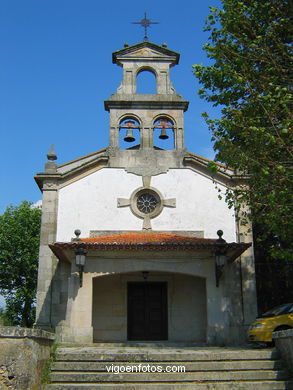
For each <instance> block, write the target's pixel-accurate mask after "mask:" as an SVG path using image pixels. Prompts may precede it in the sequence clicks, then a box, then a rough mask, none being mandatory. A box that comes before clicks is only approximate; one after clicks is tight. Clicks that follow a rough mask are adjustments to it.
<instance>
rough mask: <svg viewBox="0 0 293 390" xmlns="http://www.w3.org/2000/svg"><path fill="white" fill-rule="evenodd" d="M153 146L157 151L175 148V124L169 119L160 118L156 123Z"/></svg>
mask: <svg viewBox="0 0 293 390" xmlns="http://www.w3.org/2000/svg"><path fill="white" fill-rule="evenodd" d="M153 145H154V148H155V149H162V150H173V149H174V148H175V137H174V123H173V122H172V121H171V120H170V119H169V118H167V117H160V118H158V119H157V120H156V121H155V123H154V133H153Z"/></svg>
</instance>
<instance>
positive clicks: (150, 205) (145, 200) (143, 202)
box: [136, 193, 159, 214]
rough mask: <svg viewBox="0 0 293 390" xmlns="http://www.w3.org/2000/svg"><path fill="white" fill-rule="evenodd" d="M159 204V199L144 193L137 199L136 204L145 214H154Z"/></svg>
mask: <svg viewBox="0 0 293 390" xmlns="http://www.w3.org/2000/svg"><path fill="white" fill-rule="evenodd" d="M158 203H159V199H157V198H156V196H155V195H154V194H151V193H144V194H140V195H139V196H138V197H137V200H136V204H137V208H138V210H139V211H141V212H142V213H144V214H150V213H152V212H153V211H154V210H155V208H156V207H157V205H158Z"/></svg>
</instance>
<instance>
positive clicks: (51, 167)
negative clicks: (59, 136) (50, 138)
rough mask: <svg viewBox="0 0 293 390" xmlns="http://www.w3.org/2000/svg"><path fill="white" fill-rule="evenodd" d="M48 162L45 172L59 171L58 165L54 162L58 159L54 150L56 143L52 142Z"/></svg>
mask: <svg viewBox="0 0 293 390" xmlns="http://www.w3.org/2000/svg"><path fill="white" fill-rule="evenodd" d="M47 159H48V162H46V164H45V172H47V173H56V172H57V165H56V163H55V162H54V161H55V160H57V156H56V154H55V152H54V145H53V144H52V145H51V147H50V151H49V153H48V154H47Z"/></svg>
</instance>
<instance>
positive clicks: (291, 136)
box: [194, 0, 293, 259]
mask: <svg viewBox="0 0 293 390" xmlns="http://www.w3.org/2000/svg"><path fill="white" fill-rule="evenodd" d="M210 10H211V12H210V14H209V16H208V18H207V23H206V28H205V29H206V30H207V31H209V32H210V37H209V41H208V43H207V44H206V45H205V46H204V50H205V51H206V53H207V56H208V57H209V58H210V60H211V65H209V66H203V65H194V74H195V75H196V77H197V78H198V79H199V81H200V83H201V84H202V88H201V89H200V90H199V95H200V96H201V97H202V98H204V99H206V100H207V101H208V102H211V103H213V105H214V106H219V107H221V117H220V118H218V119H213V118H211V117H209V116H208V114H207V113H204V114H203V116H204V117H205V119H206V121H207V123H208V125H209V128H210V130H211V131H212V140H213V141H215V143H214V149H215V150H216V152H217V154H216V160H217V161H221V162H223V163H224V164H227V165H228V166H232V167H234V168H235V169H236V171H237V172H238V173H239V174H240V175H241V174H242V175H243V176H246V179H247V180H246V182H247V183H248V184H249V187H247V186H245V185H243V186H238V187H237V188H236V191H235V193H234V195H233V192H232V191H231V190H228V191H227V193H226V200H227V201H228V202H229V204H230V206H231V207H232V206H233V207H236V210H238V211H239V218H241V220H242V222H243V223H246V220H247V218H250V219H252V221H254V222H257V224H258V225H260V226H262V230H261V232H260V233H259V236H258V239H266V237H274V239H273V240H272V241H271V243H270V246H271V248H270V254H271V256H273V257H275V258H285V257H286V258H287V259H288V257H289V256H292V252H291V251H290V247H291V242H292V238H293V225H292V223H293V219H292V214H293V213H292V204H293V197H292V194H293V191H292V189H293V188H292V187H293V186H292V154H293V150H292V141H293V132H292V125H293V120H292V90H293V84H292V69H293V68H292V65H293V56H292V37H293V34H292V26H293V23H292V22H293V21H292V15H293V12H292V11H293V9H292V1H291V0H269V1H266V0H243V1H239V0H222V8H221V9H217V8H213V7H211V8H210ZM245 203H246V204H249V205H250V209H251V210H252V213H251V214H250V215H247V214H246V213H245V212H242V213H241V210H244V208H243V205H244V204H245Z"/></svg>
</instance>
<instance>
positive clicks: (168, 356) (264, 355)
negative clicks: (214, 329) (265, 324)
mask: <svg viewBox="0 0 293 390" xmlns="http://www.w3.org/2000/svg"><path fill="white" fill-rule="evenodd" d="M278 358H279V354H278V352H277V351H276V350H235V351H233V350H226V351H225V350H224V351H219V350H217V349H215V350H211V351H209V350H202V351H200V350H194V349H192V348H190V349H186V348H184V349H183V350H182V351H180V350H179V351H176V350H172V351H169V350H168V349H162V350H150V351H146V352H144V351H139V350H138V349H128V350H127V349H121V350H118V349H117V350H116V349H113V350H111V349H108V350H107V349H105V350H101V349H100V348H97V349H94V348H92V349H85V350H79V349H74V348H72V349H69V348H67V349H60V350H58V352H57V354H56V360H62V361H120V362H122V361H125V362H127V361H158V362H162V361H216V360H265V359H270V360H275V359H278Z"/></svg>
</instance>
